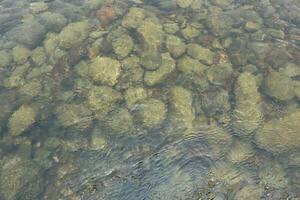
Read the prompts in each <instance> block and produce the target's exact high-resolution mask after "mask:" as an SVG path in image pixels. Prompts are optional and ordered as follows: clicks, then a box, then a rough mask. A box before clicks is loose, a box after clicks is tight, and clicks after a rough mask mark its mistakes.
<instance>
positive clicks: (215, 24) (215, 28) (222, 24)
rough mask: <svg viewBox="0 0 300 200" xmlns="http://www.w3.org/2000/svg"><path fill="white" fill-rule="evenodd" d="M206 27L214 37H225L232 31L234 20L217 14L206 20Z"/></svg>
mask: <svg viewBox="0 0 300 200" xmlns="http://www.w3.org/2000/svg"><path fill="white" fill-rule="evenodd" d="M206 25H207V27H208V28H209V30H210V32H211V33H212V34H213V35H215V36H221V37H224V36H225V35H227V34H228V33H229V32H230V30H231V29H232V25H233V20H232V18H231V17H230V16H228V15H226V14H225V15H222V14H216V15H212V16H210V17H207V18H206Z"/></svg>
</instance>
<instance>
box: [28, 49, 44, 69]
mask: <svg viewBox="0 0 300 200" xmlns="http://www.w3.org/2000/svg"><path fill="white" fill-rule="evenodd" d="M31 60H32V62H33V63H34V64H35V65H36V66H41V65H43V64H44V63H45V62H46V60H47V57H46V52H45V49H44V48H43V47H37V48H35V49H34V50H33V51H32V54H31Z"/></svg>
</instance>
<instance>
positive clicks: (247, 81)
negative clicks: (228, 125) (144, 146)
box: [232, 72, 263, 136]
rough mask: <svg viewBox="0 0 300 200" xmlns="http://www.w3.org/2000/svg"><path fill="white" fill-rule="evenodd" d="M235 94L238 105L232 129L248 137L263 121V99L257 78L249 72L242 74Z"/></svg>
mask: <svg viewBox="0 0 300 200" xmlns="http://www.w3.org/2000/svg"><path fill="white" fill-rule="evenodd" d="M234 92H235V101H236V104H235V109H234V112H233V116H232V127H233V130H234V131H235V133H237V134H239V135H241V136H248V135H250V134H252V133H253V131H254V130H256V129H257V128H258V126H259V125H260V124H261V122H262V120H263V114H262V112H261V103H262V99H261V96H260V93H259V92H258V87H257V83H256V78H255V76H254V75H252V74H250V73H248V72H244V73H242V74H240V76H239V77H238V79H237V81H236V84H235V91H234Z"/></svg>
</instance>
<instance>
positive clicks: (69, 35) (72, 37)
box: [59, 21, 89, 49]
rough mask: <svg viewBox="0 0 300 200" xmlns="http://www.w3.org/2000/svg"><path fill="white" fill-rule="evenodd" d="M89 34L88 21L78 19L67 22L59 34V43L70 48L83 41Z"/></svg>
mask: <svg viewBox="0 0 300 200" xmlns="http://www.w3.org/2000/svg"><path fill="white" fill-rule="evenodd" d="M88 35H89V23H88V22H87V21H79V22H73V23H70V24H68V25H67V26H65V27H64V28H63V30H62V31H61V32H60V34H59V44H60V46H61V47H63V48H66V49H68V48H71V47H73V46H75V45H77V44H80V43H81V42H83V41H84V40H85V39H86V38H87V37H88Z"/></svg>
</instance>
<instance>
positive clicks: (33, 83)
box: [19, 79, 43, 99]
mask: <svg viewBox="0 0 300 200" xmlns="http://www.w3.org/2000/svg"><path fill="white" fill-rule="evenodd" d="M42 88H43V85H42V83H41V80H39V79H32V80H30V81H28V82H27V83H26V84H24V85H22V87H20V89H19V92H20V94H21V97H22V98H23V97H25V99H27V98H29V99H31V98H34V97H37V96H38V95H39V94H41V92H42Z"/></svg>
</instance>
